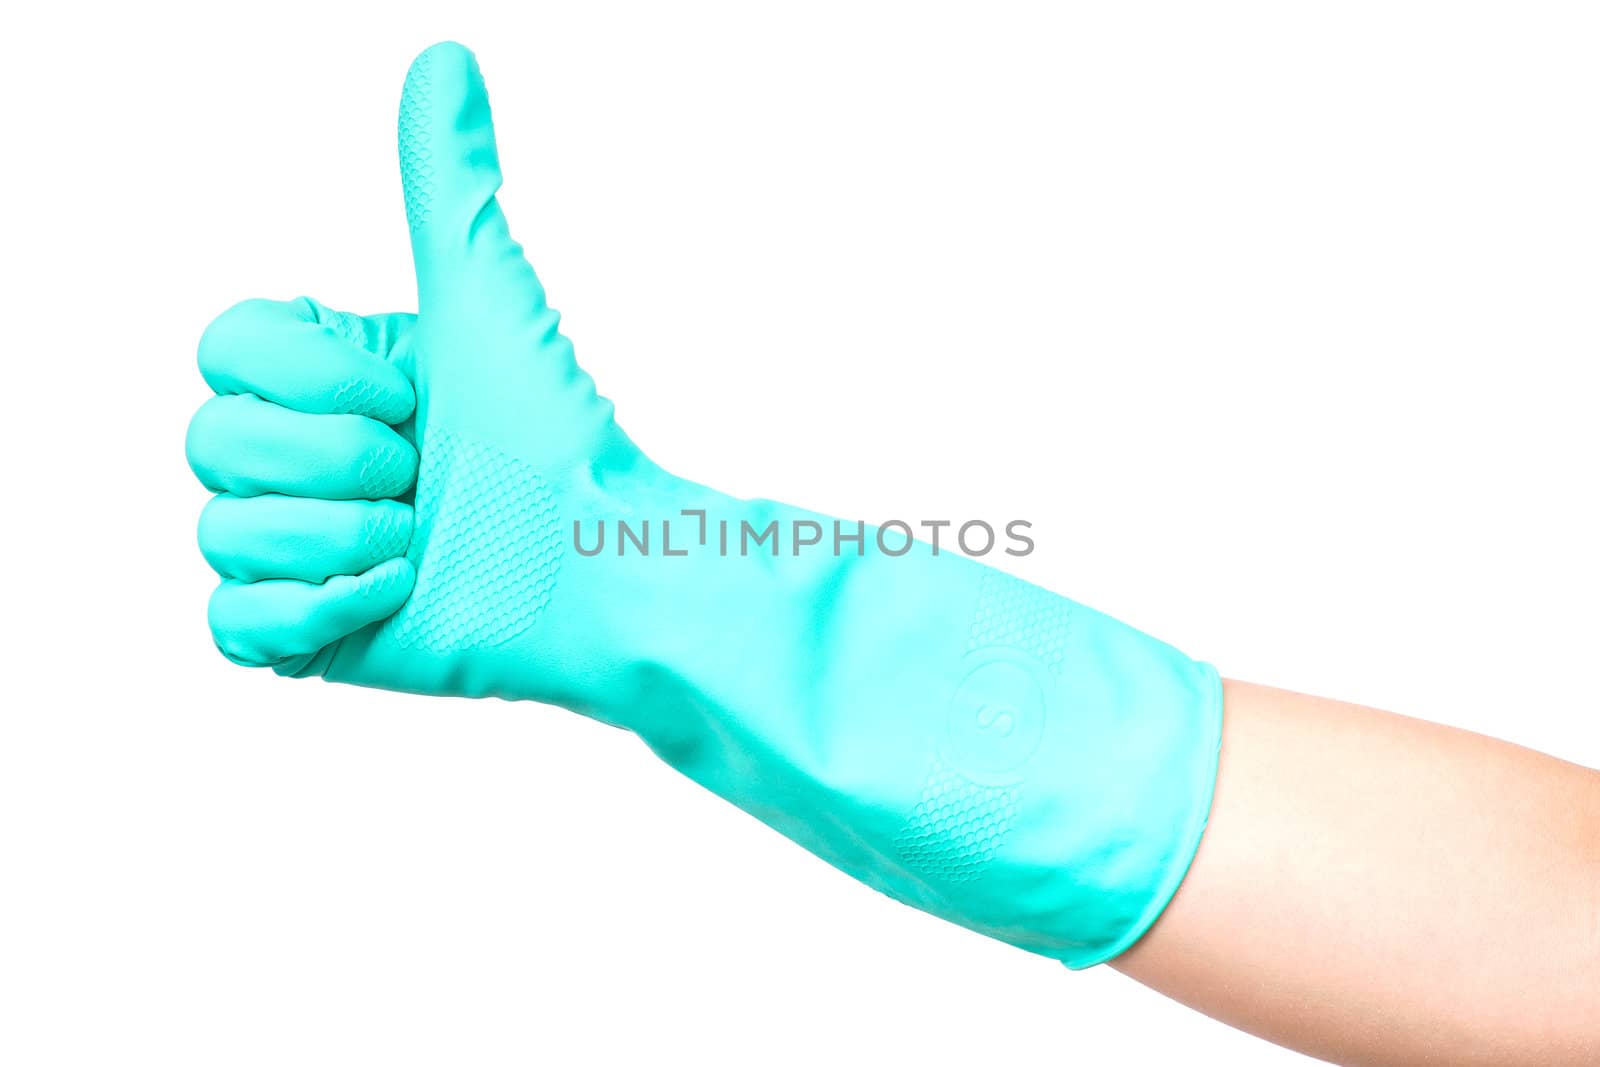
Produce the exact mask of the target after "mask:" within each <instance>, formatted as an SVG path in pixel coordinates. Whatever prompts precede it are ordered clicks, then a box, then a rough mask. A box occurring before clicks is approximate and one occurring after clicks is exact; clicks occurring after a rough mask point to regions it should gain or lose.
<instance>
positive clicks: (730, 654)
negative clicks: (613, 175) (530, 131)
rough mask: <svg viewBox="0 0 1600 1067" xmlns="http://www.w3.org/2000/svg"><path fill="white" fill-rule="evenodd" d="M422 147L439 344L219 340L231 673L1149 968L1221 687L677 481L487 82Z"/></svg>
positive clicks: (774, 508)
mask: <svg viewBox="0 0 1600 1067" xmlns="http://www.w3.org/2000/svg"><path fill="white" fill-rule="evenodd" d="M399 134H400V163H401V174H402V178H403V181H404V189H405V203H406V213H407V216H408V217H409V220H410V225H411V237H412V247H413V250H414V253H415V259H416V275H417V300H418V307H419V313H418V314H417V315H416V316H410V315H402V314H394V315H379V316H372V317H365V318H363V317H358V316H355V315H350V314H346V313H342V312H336V311H331V310H329V309H328V308H325V307H323V306H322V305H320V304H318V303H315V302H313V301H310V300H304V299H302V300H297V301H292V302H289V303H274V302H269V301H248V302H246V303H243V304H240V305H238V306H237V307H235V308H233V309H231V310H230V311H228V312H226V313H224V314H223V315H222V316H221V317H220V318H219V319H217V321H216V322H214V323H213V324H212V325H211V326H210V328H208V329H207V331H206V333H205V335H204V337H203V338H202V340H201V344H200V365H201V370H202V373H203V374H204V376H205V378H206V381H207V382H208V383H209V384H210V385H211V386H212V387H213V389H215V391H216V392H217V394H218V395H217V396H216V397H214V398H213V399H211V400H209V401H208V402H207V403H206V404H205V405H204V406H203V407H202V408H201V409H200V411H199V413H198V414H196V416H195V418H194V421H193V423H192V424H191V426H190V430H189V438H188V454H189V460H190V464H191V466H192V467H193V469H194V470H195V472H196V474H197V475H198V476H199V477H200V480H201V481H202V482H203V483H204V484H205V485H206V486H207V488H209V489H211V490H213V491H215V492H216V493H217V496H216V497H215V498H214V499H213V500H212V501H211V502H210V503H209V504H208V505H207V507H206V509H205V512H204V514H203V515H202V517H201V520H200V542H201V548H202V550H203V552H204V554H205V556H206V558H207V559H208V560H209V561H210V562H211V564H212V565H213V566H214V567H215V568H216V569H217V571H218V572H219V573H220V574H221V575H222V578H223V581H222V584H221V585H220V587H219V588H218V589H217V590H216V593H215V595H214V596H213V597H212V600H211V608H210V621H211V627H212V631H213V634H214V636H215V639H216V642H217V646H218V647H219V648H220V649H221V650H222V652H223V653H224V654H225V655H226V656H228V657H229V658H230V659H232V660H234V661H235V662H238V663H242V664H246V665H253V666H268V667H272V668H273V669H275V670H277V671H279V672H280V673H283V674H290V675H295V676H307V675H318V676H321V677H323V678H326V679H328V680H330V681H337V682H349V683H352V684H356V685H366V686H379V687H384V688H390V689H398V690H405V691H409V692H416V693H436V694H452V695H467V696H498V697H504V698H506V699H525V700H536V701H544V702H548V703H554V704H560V705H563V706H565V707H568V708H572V709H574V710H576V711H579V712H581V713H583V714H585V715H589V716H593V717H595V718H597V719H601V720H604V721H606V722H609V723H612V724H615V725H619V726H623V727H626V728H628V729H630V730H633V731H635V732H636V733H637V734H638V735H639V736H640V737H641V738H643V739H644V741H645V742H646V743H647V744H649V745H650V746H651V747H652V748H653V749H654V750H655V751H656V752H657V753H659V754H660V755H661V756H662V757H663V758H664V759H666V760H667V761H668V762H669V763H671V764H672V765H673V766H675V767H677V768H678V769H679V770H681V771H682V772H683V773H684V774H687V775H688V776H690V777H691V778H693V779H695V780H696V781H698V782H700V783H701V784H703V785H705V786H706V787H708V788H709V789H711V790H713V791H715V792H716V793H718V794H720V795H722V796H723V797H726V798H727V799H729V800H731V801H732V802H733V803H735V804H737V805H739V806H740V807H742V808H744V809H745V810H746V811H748V812H750V813H752V814H753V815H755V816H756V817H758V818H760V819H762V820H763V821H765V822H767V823H769V824H770V825H772V826H774V827H776V828H777V829H778V830H780V831H782V832H783V833H785V834H787V835H788V836H789V837H791V838H793V839H794V840H795V841H798V842H799V843H800V844H802V845H804V846H805V847H806V848H808V849H810V850H811V851H813V852H815V853H816V854H818V855H819V856H821V857H823V858H824V859H826V860H828V861H829V862H830V863H833V864H834V865H836V866H838V867H840V868H841V869H843V870H845V871H847V872H849V873H850V874H852V875H854V876H855V877H857V878H859V879H860V880H861V881H863V882H865V883H867V884H868V885H871V886H873V887H874V888H877V889H879V890H881V891H883V892H885V893H887V894H889V895H891V896H893V897H895V898H897V899H899V900H902V901H904V902H907V903H909V904H912V905H914V906H916V907H918V908H922V909H923V910H925V911H929V912H932V913H934V914H936V915H940V916H943V917H945V918H947V919H951V920H953V921H955V922H958V923H962V924H964V925H966V926H968V927H971V928H973V929H975V930H979V931H981V932H983V933H986V934H989V935H991V936H994V937H997V938H1001V939H1003V940H1006V941H1009V942H1012V943H1014V944H1017V945H1020V946H1022V947H1024V948H1027V949H1030V950H1032V951H1035V952H1040V953H1044V954H1046V955H1049V956H1053V957H1056V958H1058V959H1061V960H1063V961H1065V962H1067V963H1068V964H1070V965H1072V966H1075V967H1081V966H1088V965H1090V964H1093V963H1098V962H1100V961H1103V960H1106V959H1109V958H1111V957H1113V956H1115V955H1116V954H1118V953H1119V952H1121V951H1122V950H1123V949H1125V948H1127V947H1128V946H1129V945H1131V944H1132V943H1133V942H1134V941H1135V940H1136V939H1137V938H1138V937H1139V935H1140V934H1141V933H1142V932H1143V931H1144V930H1145V929H1146V928H1147V927H1148V926H1149V924H1150V923H1151V922H1153V921H1154V920H1155V918H1156V916H1157V915H1159V914H1160V912H1161V910H1162V909H1163V908H1164V907H1165V905H1166V902H1167V901H1168V899H1169V898H1170V897H1171V896H1172V894H1173V892H1174V891H1175V890H1176V888H1177V886H1178V883H1179V882H1180V880H1181V879H1182V877H1183V875H1184V872H1185V871H1186V869H1187V867H1188V864H1189V862H1190V859H1191V858H1192V856H1193V854H1194V851H1195V849H1196V847H1197V846H1198V844H1199V840H1200V835H1201V832H1202V830H1203V828H1204V825H1205V821H1206V817H1207V813H1208V810H1209V805H1210V800H1211V793H1212V787H1213V782H1214V777H1215V772H1216V765H1217V751H1218V744H1219V738H1220V728H1221V696H1220V687H1219V683H1218V680H1217V676H1216V673H1215V671H1213V670H1212V669H1211V668H1210V667H1208V666H1205V665H1202V664H1198V663H1195V662H1193V661H1191V660H1190V659H1188V658H1187V657H1185V656H1183V655H1182V654H1180V653H1179V652H1177V651H1176V650H1174V649H1172V648H1170V647H1168V646H1167V645H1164V644H1161V643H1160V642H1158V641H1155V640H1153V639H1151V638H1149V637H1146V636H1144V635H1142V634H1140V633H1138V632H1136V631H1134V630H1132V629H1129V628H1128V627H1125V626H1123V625H1121V624H1120V623H1117V622H1115V621H1113V620H1112V619H1109V618H1107V617H1106V616H1104V615H1101V614H1099V613H1097V612H1094V611H1092V610H1090V609H1088V608H1085V607H1083V606H1081V605H1079V604H1076V603H1073V602H1072V601H1069V600H1066V599H1063V598H1061V597H1057V596H1055V595H1053V594H1051V593H1048V592H1046V591H1044V590H1042V589H1039V588H1037V587H1035V586H1032V585H1029V584H1027V583H1025V582H1022V581H1020V580H1018V579H1015V578H1012V577H1008V576H1007V575H1005V574H1003V573H1001V572H999V571H996V570H992V569H990V568H987V567H985V566H983V565H981V564H979V563H977V562H975V561H973V560H971V559H967V558H965V557H963V556H962V555H960V554H959V553H955V552H952V551H949V550H948V549H946V550H944V551H935V550H934V548H933V547H932V546H930V545H927V544H923V543H921V542H918V543H916V544H914V545H912V546H911V547H910V548H909V549H908V550H906V551H904V552H903V553H902V552H901V546H902V544H904V542H905V541H906V540H907V539H906V538H904V537H902V536H901V535H900V534H899V532H898V531H893V530H888V531H883V532H884V533H885V538H884V540H882V541H880V540H879V538H878V534H879V531H877V530H875V529H874V528H872V527H865V528H862V527H861V526H860V525H859V524H857V523H838V524H836V523H835V521H834V520H832V519H828V518H825V517H823V516H818V515H813V514H810V513H807V512H802V511H798V510H796V509H792V508H788V507H785V506H783V505H780V504H776V503H772V502H769V501H762V500H736V499H733V498H730V497H727V496H723V495H721V494H719V493H716V492H714V491H712V490H709V489H706V488H704V487H702V486H699V485H696V484H694V483H693V482H689V481H686V480H684V479H681V478H678V477H675V476H673V475H671V474H669V473H667V472H666V471H664V470H662V469H661V468H660V467H658V466H657V465H655V464H654V463H652V462H651V461H650V460H649V459H648V458H647V457H646V456H645V455H644V454H643V453H642V452H640V451H639V449H638V448H637V447H636V446H635V445H634V443H633V442H632V441H631V440H629V439H628V437H627V436H626V435H625V434H624V433H623V432H622V431H621V430H620V429H619V428H618V427H617V424H616V422H615V421H614V419H613V417H612V405H611V403H610V402H609V401H607V400H605V399H603V398H601V397H599V396H598V395H596V393H595V389H594V384H593V382H592V381H591V379H590V378H589V376H588V375H587V374H585V373H584V372H583V371H582V370H581V369H579V367H578V365H577V363H576V362H575V361H574V359H573V352H572V346H571V344H570V343H569V342H568V341H567V339H566V338H565V337H563V336H562V335H561V333H560V331H559V329H558V315H557V313H556V312H555V311H553V310H551V309H550V307H549V306H548V305H547V304H546V303H545V296H544V291H543V289H542V288H541V286H540V284H539V281H538V279H537V278H536V277H535V276H534V272H533V270H532V268H531V267H530V266H529V265H528V263H527V261H526V260H525V259H524V258H523V255H522V249H521V248H520V246H518V245H517V244H516V243H515V242H514V241H513V240H512V239H511V235H510V233H509V232H508V230H507V227H506V220H505V217H504V215H503V214H502V213H501V210H500V206H499V204H498V203H497V201H496V199H495V193H496V191H497V190H498V189H499V186H500V181H501V178H500V167H499V162H498V158H497V153H496V149H495V139H494V132H493V128H492V126H491V123H490V116H489V105H488V101H487V98H486V97H485V95H484V88H483V83H482V80H481V77H480V75H479V73H478V68H477V64H476V62H475V60H474V59H473V57H472V55H471V54H470V53H469V52H468V51H467V50H466V49H464V48H462V47H461V46H459V45H455V44H441V45H436V46H434V47H432V48H430V49H428V50H427V51H426V52H424V53H423V54H422V55H421V56H419V57H418V58H417V60H416V62H415V63H413V64H412V67H411V70H410V73H409V74H408V75H407V77H406V83H405V89H404V92H403V96H402V100H401V110H400V128H399ZM419 457H420V459H419ZM413 486H414V493H413ZM619 521H620V522H622V523H624V524H626V527H627V532H626V533H623V532H622V531H621V530H620V529H619V526H618V523H619ZM774 523H775V524H776V528H775V529H771V528H769V527H770V526H771V524H774ZM602 530H603V533H602ZM641 534H642V535H643V536H644V537H648V538H650V541H651V543H650V547H649V551H648V553H647V552H645V551H642V550H641V549H640V540H641ZM601 536H603V537H604V538H605V541H604V542H603V548H602V549H601V550H600V551H598V552H595V551H594V548H595V541H596V539H597V538H598V537H601ZM669 538H670V540H667V539H669ZM813 538H815V543H814V544H812V543H810V542H812V540H813ZM664 541H665V542H666V543H664ZM724 544H725V545H726V551H724V548H723V546H724Z"/></svg>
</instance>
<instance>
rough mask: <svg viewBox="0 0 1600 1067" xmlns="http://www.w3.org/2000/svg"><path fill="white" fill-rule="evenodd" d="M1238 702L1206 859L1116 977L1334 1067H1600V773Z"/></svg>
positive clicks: (1301, 699) (1449, 736) (1453, 738)
mask: <svg viewBox="0 0 1600 1067" xmlns="http://www.w3.org/2000/svg"><path fill="white" fill-rule="evenodd" d="M1225 694H1226V696H1225V701H1226V703H1225V707H1226V712H1225V715H1224V734H1223V747H1222V760H1221V768H1220V771H1219V779H1218V784H1217V791H1216V795H1215V799H1214V802H1213V806H1212V815H1211V823H1210V826H1209V828H1208V829H1207V831H1206V836H1205V839H1204V841H1203V843H1202V845H1201V848H1200V851H1199V854H1198V856H1197V857H1196V860H1195V863H1194V865H1193V867H1192V868H1191V870H1190V872H1189V875H1188V877H1187V879H1186V880H1185V882H1184V884H1183V886H1182V888H1181V889H1180V890H1179V892H1178V894H1177V896H1176V897H1175V898H1174V899H1173V901H1172V903H1171V905H1170V906H1169V907H1168V909H1167V911H1166V912H1165V914H1164V915H1163V916H1162V918H1161V919H1160V920H1159V921H1158V922H1157V923H1156V925H1155V926H1154V927H1153V928H1152V929H1151V931H1150V932H1149V934H1148V935H1146V937H1145V938H1144V939H1143V940H1142V941H1141V942H1140V943H1139V944H1138V945H1137V946H1135V947H1134V949H1133V950H1131V951H1130V952H1128V953H1127V954H1125V955H1124V956H1122V957H1121V958H1120V959H1119V960H1117V961H1116V964H1115V966H1117V967H1118V968H1119V969H1120V970H1122V971H1125V972H1126V973H1127V974H1129V975H1131V976H1132V977H1134V978H1136V979H1138V980H1139V981H1141V982H1143V983H1145V984H1146V985H1149V986H1152V987H1153V988H1155V989H1158V990H1160V991H1161V992H1164V993H1166V994H1168V995H1169V996H1172V997H1174V998H1175V999H1177V1000H1180V1001H1182V1002H1184V1003H1186V1004H1188V1005H1190V1006H1191V1007H1193V1008H1195V1009H1197V1010H1199V1011H1202V1012H1204V1013H1206V1014H1207V1015H1211V1016H1213V1017H1215V1018H1218V1019H1221V1020H1223V1021H1225V1022H1228V1023H1231V1024H1232V1025H1235V1026H1238V1027H1240V1028H1242V1029H1244V1030H1248V1031H1250V1032H1252V1033H1255V1034H1259V1035H1261V1036H1262V1037H1266V1038H1268V1039H1270V1040H1273V1041H1276V1042H1279V1043H1281V1044H1284V1045H1288V1046H1290V1047H1292V1048H1296V1049H1300V1050H1302V1051H1305V1052H1307V1053H1310V1054H1311V1055H1315V1056H1321V1057H1325V1058H1328V1059H1332V1060H1335V1061H1337V1062H1339V1063H1349V1064H1417V1063H1448V1064H1453V1065H1454V1064H1480V1063H1481V1064H1495V1065H1498V1067H1509V1065H1516V1064H1539V1065H1542V1067H1553V1065H1560V1064H1574V1065H1576V1064H1594V1063H1596V1062H1600V774H1597V773H1596V772H1594V771H1590V770H1586V769H1584V768H1582V767H1578V766H1575V765H1573V764H1569V763H1564V762H1562V761H1560V760H1556V759H1553V758H1551V757H1549V756H1544V755H1540V754H1539V753H1535V752H1531V751H1529V750H1527V749H1523V748H1519V747H1517V746H1515V745H1510V744H1506V743H1504V742H1500V741H1495V740H1492V739H1489V738H1486V737H1481V736H1479V735H1476V734H1471V733H1466V732H1464V731H1460V730H1454V729H1450V728H1448V727H1443V726H1438V725H1434V724H1431V723H1426V722H1421V721H1419V720H1415V719H1408V718H1404V717H1401V716H1397V715H1390V714H1387V713H1384V712H1379V711H1374V710H1372V709H1369V708H1363V707H1357V706H1354V705H1350V704H1341V703H1337V702H1334V701H1330V700H1322V699H1318V698H1315V697H1308V696H1302V695H1299V694H1294V693H1288V692H1284V691H1281V690H1275V689H1268V688H1265V687H1261V686H1254V685H1248V684H1244V683H1239V682H1228V683H1226V685H1225Z"/></svg>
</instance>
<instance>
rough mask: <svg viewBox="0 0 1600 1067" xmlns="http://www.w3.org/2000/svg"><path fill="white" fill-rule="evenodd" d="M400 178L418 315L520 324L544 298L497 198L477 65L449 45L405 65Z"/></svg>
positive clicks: (495, 163)
mask: <svg viewBox="0 0 1600 1067" xmlns="http://www.w3.org/2000/svg"><path fill="white" fill-rule="evenodd" d="M399 142H400V178H401V182H402V184H403V186H404V191H405V201H406V218H407V220H408V221H409V222H410V224H411V250H412V254H413V256H414V258H415V261H416V271H417V303H418V310H419V311H420V312H421V314H422V315H424V316H429V315H432V316H434V317H438V316H441V315H450V316H454V315H455V314H460V315H462V316H464V317H468V318H469V320H475V321H477V322H478V323H479V324H480V325H491V324H490V323H488V322H486V321H485V320H486V319H491V318H493V317H495V316H496V315H502V316H503V315H506V314H515V315H519V316H525V315H527V314H528V313H529V312H532V311H536V310H538V309H539V308H541V307H542V306H543V303H544V291H543V289H542V288H541V287H540V285H539V280H538V278H537V277H536V276H535V275H534V272H533V268H532V267H530V266H529V265H528V262H527V260H526V259H524V258H523V255H522V246H521V245H519V244H517V243H516V242H515V241H514V240H512V239H511V232H510V229H509V228H508V227H507V225H506V219H505V215H504V213H503V212H502V211H501V210H500V204H499V202H498V201H497V200H496V199H495V194H496V193H497V192H498V191H499V189H500V182H501V176H500V155H499V152H498V151H497V149H496V148H495V138H494V120H493V118H492V117H491V115H490V113H489V97H488V95H487V93H486V92H485V91H484V86H483V75H482V74H481V73H479V71H478V61H477V59H476V58H475V57H474V56H473V54H472V53H471V52H470V51H468V50H467V49H466V48H464V47H463V46H461V45H459V44H456V43H455V42H453V41H446V42H444V43H441V44H436V45H434V46H433V47H431V48H429V49H428V50H426V51H425V52H423V53H422V54H421V55H419V56H417V58H416V59H415V60H413V61H412V64H411V69H410V71H408V72H407V74H406V82H405V89H404V91H403V92H402V94H401V99H400V125H399Z"/></svg>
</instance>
